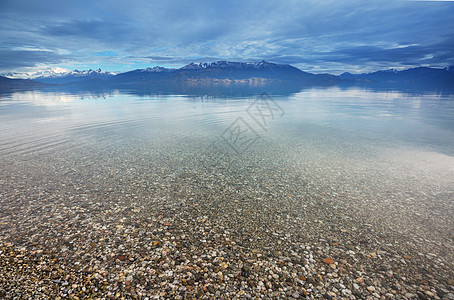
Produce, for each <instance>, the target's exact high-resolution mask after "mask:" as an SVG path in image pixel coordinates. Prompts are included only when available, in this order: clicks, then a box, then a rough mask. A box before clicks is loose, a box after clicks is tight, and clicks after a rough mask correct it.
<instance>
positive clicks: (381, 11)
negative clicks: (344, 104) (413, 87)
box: [0, 0, 454, 73]
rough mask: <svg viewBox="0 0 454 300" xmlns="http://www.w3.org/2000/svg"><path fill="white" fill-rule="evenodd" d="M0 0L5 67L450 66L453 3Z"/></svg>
mask: <svg viewBox="0 0 454 300" xmlns="http://www.w3.org/2000/svg"><path fill="white" fill-rule="evenodd" d="M320 2H321V1H319V0H317V1H316V0H314V1H285V2H284V1H267V0H261V1H235V0H234V1H212V0H210V1H203V0H200V1H149V0H144V1H132V0H127V1H118V0H117V1H110V0H101V1H94V0H88V1H86V0H78V1H62V0H40V1H36V0H0V19H1V20H2V21H1V22H0V72H2V73H3V72H9V71H25V70H33V69H36V68H43V67H57V66H58V67H65V68H70V69H74V68H78V69H87V68H98V67H101V68H102V69H106V70H110V71H123V70H130V69H135V68H145V67H149V66H155V65H161V66H168V67H179V66H182V65H184V64H187V63H189V62H192V61H214V60H234V61H258V60H262V59H264V60H268V61H272V62H276V63H288V64H292V65H294V66H297V67H299V68H301V69H303V70H306V71H311V72H332V73H339V72H340V71H344V70H346V71H353V72H355V71H371V70H377V69H384V68H400V67H401V68H408V67H413V66H421V65H424V66H433V67H444V66H448V65H454V50H453V49H454V22H453V21H452V17H453V16H454V2H453V1H400V0H399V1H395V0H388V1H386V0H384V1H375V0H367V1H364V0H360V1H355V0H345V1H339V0H336V1H331V0H328V1H323V3H320Z"/></svg>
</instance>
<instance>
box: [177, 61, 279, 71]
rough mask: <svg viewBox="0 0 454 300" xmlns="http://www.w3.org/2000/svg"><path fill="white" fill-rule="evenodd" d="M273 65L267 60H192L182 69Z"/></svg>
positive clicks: (240, 67)
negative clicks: (251, 61) (205, 61)
mask: <svg viewBox="0 0 454 300" xmlns="http://www.w3.org/2000/svg"><path fill="white" fill-rule="evenodd" d="M272 65H274V64H273V63H270V62H267V61H264V60H262V61H260V62H257V63H245V62H232V61H226V60H220V61H215V62H211V63H203V62H192V63H190V64H188V65H186V66H184V67H182V68H181V69H182V70H197V69H209V68H235V69H242V68H261V67H269V66H272Z"/></svg>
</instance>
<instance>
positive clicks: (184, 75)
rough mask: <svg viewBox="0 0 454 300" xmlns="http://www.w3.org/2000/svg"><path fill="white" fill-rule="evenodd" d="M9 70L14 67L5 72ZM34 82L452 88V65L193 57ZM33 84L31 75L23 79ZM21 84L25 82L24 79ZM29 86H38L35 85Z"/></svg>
mask: <svg viewBox="0 0 454 300" xmlns="http://www.w3.org/2000/svg"><path fill="white" fill-rule="evenodd" d="M9 74H13V73H9ZM34 76H36V77H34V79H33V82H37V83H40V84H57V85H72V86H74V87H75V86H77V85H89V86H92V87H96V86H104V87H115V86H124V85H127V86H133V85H142V86H158V85H162V86H166V87H167V88H169V89H171V87H172V86H175V85H181V84H183V85H191V86H197V85H207V84H215V85H219V84H224V85H225V84H246V85H256V86H258V85H266V84H268V85H269V84H274V85H276V84H278V85H279V84H280V85H285V84H290V85H292V86H293V87H294V88H296V87H298V86H308V85H342V84H350V85H358V84H361V85H372V86H373V85H380V86H391V87H396V86H401V85H405V86H409V87H415V88H417V87H420V86H427V87H430V88H432V87H434V88H450V89H454V67H448V68H444V69H437V68H428V67H419V68H412V69H407V70H402V71H397V70H384V71H376V72H372V73H363V74H351V73H343V74H341V75H339V76H335V75H330V74H313V73H309V72H304V71H302V70H300V69H298V68H296V67H293V66H291V65H285V64H275V63H271V62H267V61H260V62H254V63H248V62H231V61H215V62H211V63H205V62H192V63H190V64H188V65H185V66H183V67H181V68H175V69H172V68H164V67H160V66H156V67H150V68H146V69H137V70H132V71H128V72H124V73H119V74H114V73H111V72H106V71H102V70H101V69H98V70H87V71H79V70H74V71H69V70H66V69H61V68H60V69H57V70H56V72H54V71H53V70H44V71H43V72H37V73H34ZM27 82H28V83H29V84H31V81H27ZM0 84H1V85H3V86H5V85H15V86H18V85H22V83H19V81H14V82H10V81H7V80H2V81H1V82H0ZM23 85H24V86H25V85H26V84H25V82H24V83H23ZM31 85H32V86H39V85H33V84H31Z"/></svg>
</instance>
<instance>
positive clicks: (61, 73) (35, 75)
mask: <svg viewBox="0 0 454 300" xmlns="http://www.w3.org/2000/svg"><path fill="white" fill-rule="evenodd" d="M112 75H115V73H112V72H106V71H103V70H101V69H97V70H92V69H90V70H82V71H80V70H72V71H71V70H68V69H65V68H59V67H53V68H46V69H42V70H39V71H34V72H10V73H7V74H3V76H5V77H8V78H20V79H53V78H64V77H87V76H112Z"/></svg>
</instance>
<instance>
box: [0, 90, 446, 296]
mask: <svg viewBox="0 0 454 300" xmlns="http://www.w3.org/2000/svg"><path fill="white" fill-rule="evenodd" d="M0 155H1V158H2V159H1V161H0V187H1V189H0V204H1V208H0V246H2V247H3V248H2V252H0V256H2V258H3V257H5V258H8V260H3V259H2V261H3V262H2V263H0V264H3V265H0V268H1V269H2V272H4V274H5V275H4V278H5V279H4V280H0V282H1V284H2V285H3V287H4V289H5V290H7V288H8V287H10V286H16V285H17V282H27V286H28V287H31V288H33V287H34V286H35V287H36V286H39V287H40V288H42V289H43V290H42V293H43V294H47V293H48V292H46V291H45V290H46V289H47V290H48V291H49V290H55V291H57V293H58V294H59V295H60V296H61V297H68V296H70V295H79V297H81V295H82V297H89V296H96V295H99V294H100V293H102V294H103V295H105V292H106V293H110V294H111V295H113V296H119V295H120V296H125V297H133V296H134V295H135V296H137V297H139V298H140V297H143V298H145V297H152V296H160V297H171V298H176V299H178V297H180V298H183V297H189V296H198V297H200V296H201V295H202V294H200V293H201V292H202V293H204V292H209V293H211V295H212V296H215V297H216V298H232V297H234V296H236V297H242V296H243V295H244V297H247V296H249V297H259V296H260V295H264V294H267V295H268V296H269V297H276V298H282V297H294V298H299V297H303V296H305V295H307V297H311V296H315V297H317V295H327V296H326V297H335V298H336V297H340V295H342V296H344V297H347V298H352V297H357V298H363V299H365V298H367V297H368V296H374V295H375V294H376V295H378V296H383V297H387V298H393V297H398V296H400V297H405V299H410V298H412V297H423V296H426V297H432V296H433V295H438V296H439V297H441V296H443V295H445V296H446V295H448V296H446V297H447V299H451V298H449V297H450V296H449V295H453V294H454V290H453V285H454V275H453V274H454V272H453V268H454V265H453V258H454V255H453V254H454V234H453V233H454V230H453V229H454V201H453V199H454V95H452V94H443V93H439V92H418V93H414V92H413V93H412V92H408V91H393V90H371V89H366V88H360V87H318V88H317V87H312V88H307V89H303V90H301V91H299V92H294V93H290V94H279V93H273V91H267V90H266V89H264V90H263V93H255V94H254V93H252V94H243V95H241V94H234V95H222V94H215V95H213V96H207V95H203V94H202V95H187V94H181V95H171V94H151V93H150V94H147V93H136V92H134V91H132V90H108V91H71V92H70V91H64V90H58V89H54V90H51V89H48V90H45V89H43V90H35V91H16V92H11V93H8V94H1V95H0ZM5 264H8V267H5ZM18 270H21V271H20V272H19V271H18ZM87 278H90V280H88V279H87ZM15 282H16V284H15ZM37 282H41V283H40V284H38V283H37ZM36 293H37V294H36V295H38V296H39V295H40V294H39V293H40V292H39V291H38V292H36ZM0 295H1V293H0ZM421 295H423V296H421ZM440 295H441V296H440ZM326 297H325V298H326ZM328 299H330V298H328ZM333 299H334V298H333ZM400 299H403V298H400Z"/></svg>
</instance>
